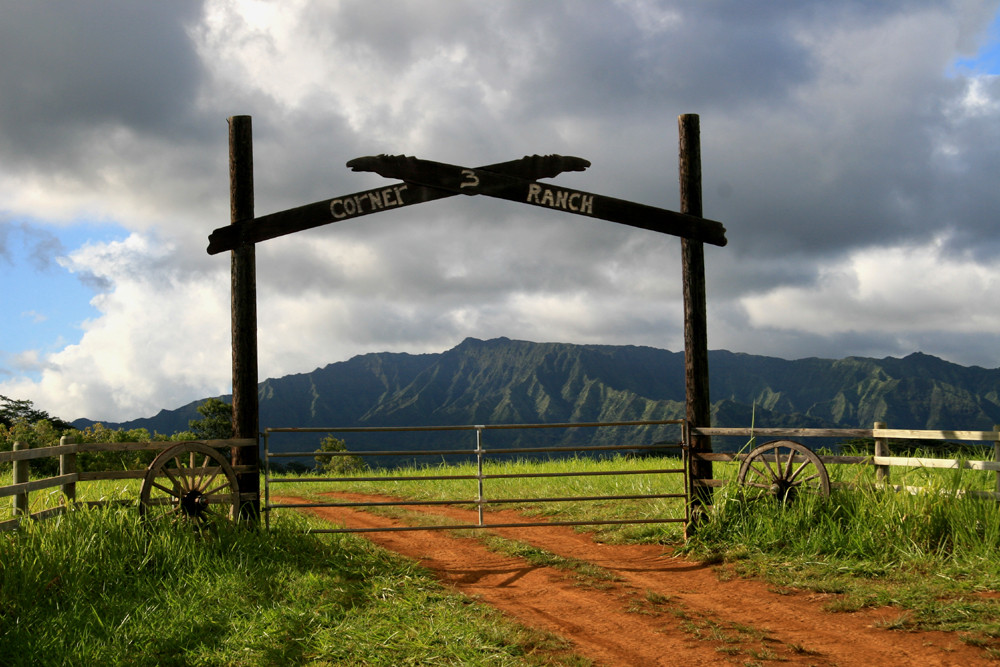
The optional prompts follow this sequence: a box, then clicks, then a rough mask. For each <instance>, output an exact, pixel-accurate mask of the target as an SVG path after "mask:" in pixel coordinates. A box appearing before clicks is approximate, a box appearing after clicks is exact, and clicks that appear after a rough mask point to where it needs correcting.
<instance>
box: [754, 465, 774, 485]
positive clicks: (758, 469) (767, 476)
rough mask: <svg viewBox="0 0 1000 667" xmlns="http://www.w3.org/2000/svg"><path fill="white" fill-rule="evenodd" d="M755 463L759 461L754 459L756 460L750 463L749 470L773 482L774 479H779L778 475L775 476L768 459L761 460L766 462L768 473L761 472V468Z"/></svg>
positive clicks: (765, 467) (765, 466)
mask: <svg viewBox="0 0 1000 667" xmlns="http://www.w3.org/2000/svg"><path fill="white" fill-rule="evenodd" d="M755 463H757V462H756V461H754V462H752V463H751V464H750V466H749V471H751V472H753V473H755V474H756V475H757V476H758V477H760V478H761V479H766V480H767V481H768V482H773V481H774V480H775V479H777V478H776V477H775V476H774V471H773V470H771V466H769V465H768V464H767V461H761V463H763V464H764V470H765V471H766V472H767V474H766V475H764V474H761V472H760V468H758V467H757V466H756V465H754V464H755Z"/></svg>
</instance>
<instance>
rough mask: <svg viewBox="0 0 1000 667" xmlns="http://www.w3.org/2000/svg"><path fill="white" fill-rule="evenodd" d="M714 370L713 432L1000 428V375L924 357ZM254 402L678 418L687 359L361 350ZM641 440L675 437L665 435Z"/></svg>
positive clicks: (334, 409)
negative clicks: (880, 425)
mask: <svg viewBox="0 0 1000 667" xmlns="http://www.w3.org/2000/svg"><path fill="white" fill-rule="evenodd" d="M709 368H710V375H711V377H710V385H711V395H712V403H713V425H715V426H749V425H750V423H751V420H754V422H755V424H756V425H757V426H758V427H765V426H772V427H779V426H800V427H821V426H828V427H844V428H852V427H853V428H857V427H869V426H871V424H872V423H873V422H875V421H884V422H886V423H888V424H889V425H890V426H891V427H894V428H953V429H987V430H988V429H990V428H992V427H993V425H994V424H995V423H1000V369H994V370H988V369H983V368H977V367H971V368H970V367H964V366H959V365H956V364H952V363H949V362H946V361H943V360H941V359H938V358H936V357H932V356H928V355H925V354H920V353H916V354H912V355H910V356H908V357H905V358H903V359H894V358H886V359H866V358H860V357H849V358H846V359H841V360H829V359H815V358H812V359H800V360H796V361H787V360H784V359H777V358H773V357H762V356H755V355H749V354H739V353H733V352H727V351H725V350H718V351H713V352H710V353H709ZM223 398H225V397H223ZM199 403H200V401H198V402H194V403H191V404H189V405H187V406H184V407H182V408H179V409H177V410H169V411H168V410H164V411H162V412H160V414H158V415H156V416H155V417H152V418H148V419H139V420H134V421H131V422H127V423H125V424H121V425H120V426H125V427H128V428H135V427H139V426H141V427H145V428H148V429H150V430H151V431H158V432H161V433H172V432H174V431H177V430H183V429H185V428H186V427H187V422H188V420H190V419H194V418H197V417H198V415H197V413H196V412H195V407H196V406H197V405H198V404H199ZM260 407H261V426H262V427H285V426H340V427H347V426H425V425H469V424H529V423H562V422H593V421H624V420H636V419H674V418H679V417H681V416H683V412H684V355H683V353H682V352H670V351H667V350H659V349H654V348H650V347H636V346H614V345H570V344H564V343H532V342H527V341H515V340H509V339H507V338H497V339H493V340H487V341H483V340H477V339H473V338H469V339H466V340H465V341H463V342H462V343H461V344H459V345H457V346H456V347H454V348H452V349H450V350H447V351H445V352H442V353H440V354H423V355H410V354H401V353H375V354H366V355H361V356H357V357H354V358H352V359H350V360H348V361H344V362H339V363H334V364H330V365H328V366H326V367H325V368H321V369H317V370H315V371H313V372H311V373H303V374H298V375H289V376H286V377H283V378H278V379H269V380H265V381H264V382H262V383H261V384H260ZM88 423H90V422H88V421H87V420H79V421H78V422H76V423H75V424H76V425H78V426H83V425H86V424H88ZM110 426H119V425H110ZM495 433H497V435H496V436H491V438H492V439H493V440H495V441H498V442H501V443H502V444H503V445H513V444H529V443H537V442H540V441H547V440H545V437H543V436H542V435H541V434H540V433H539V432H534V433H526V432H524V431H520V432H516V433H515V432H513V431H511V432H495ZM501 433H503V435H500V434H501ZM630 435H632V436H636V437H638V436H637V435H636V434H635V433H634V432H633V433H632V434H630ZM638 435H641V437H642V439H646V438H651V439H658V438H663V437H676V436H675V435H672V434H671V433H670V432H669V431H668V430H665V429H662V428H657V429H647V431H646V432H644V433H642V434H638ZM561 437H562V438H563V440H564V441H565V440H570V441H571V440H572V439H573V438H583V437H586V436H584V435H582V434H580V433H576V434H570V435H564V436H561ZM625 437H626V436H625V434H623V435H622V436H621V438H622V439H623V440H622V441H623V442H624V441H625V440H624V438H625ZM432 439H433V438H432V437H431V436H426V437H423V436H422V437H420V438H416V439H414V442H416V441H417V440H421V441H425V442H429V441H431V440H432Z"/></svg>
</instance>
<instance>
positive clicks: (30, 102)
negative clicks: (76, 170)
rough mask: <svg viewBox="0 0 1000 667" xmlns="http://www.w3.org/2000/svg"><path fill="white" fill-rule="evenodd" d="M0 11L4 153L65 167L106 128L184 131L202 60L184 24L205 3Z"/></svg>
mask: <svg viewBox="0 0 1000 667" xmlns="http://www.w3.org/2000/svg"><path fill="white" fill-rule="evenodd" d="M0 11H2V15H3V20H2V21H0V90H2V91H3V95H0V147H2V149H3V153H4V156H5V159H8V160H10V159H11V158H12V157H14V158H17V159H19V160H25V161H26V162H29V163H38V164H45V165H47V166H49V167H52V166H54V164H53V163H62V165H63V166H65V161H66V159H67V157H69V154H71V153H72V150H73V148H74V146H75V145H76V144H77V143H78V142H80V141H81V139H82V138H83V137H86V136H87V134H88V133H89V132H91V131H92V130H93V129H95V128H100V127H102V126H119V125H120V126H128V127H131V128H133V129H134V130H136V131H140V132H151V133H154V134H167V135H169V134H171V133H172V132H174V131H175V129H176V128H177V127H178V126H179V125H184V126H188V129H190V128H189V124H188V123H186V120H187V119H188V117H189V114H190V113H191V112H192V108H193V106H194V101H195V100H194V98H195V95H196V93H197V90H198V85H199V81H200V78H201V66H200V63H199V60H198V57H197V54H196V53H195V51H194V47H193V44H192V42H191V40H190V38H189V36H188V34H187V32H186V26H188V25H190V24H192V23H193V22H195V21H196V20H197V19H198V18H199V16H200V13H201V2H198V1H193V0H180V1H177V2H132V1H130V0H114V1H108V2H98V3H90V2H88V3H84V2H75V1H72V0H62V1H56V2H19V1H17V0H8V1H4V2H3V3H2V9H0ZM80 159H81V160H82V159H84V158H83V156H80Z"/></svg>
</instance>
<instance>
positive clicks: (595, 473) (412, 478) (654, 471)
mask: <svg viewBox="0 0 1000 667" xmlns="http://www.w3.org/2000/svg"><path fill="white" fill-rule="evenodd" d="M682 472H684V468H650V469H643V470H590V471H582V472H525V473H517V472H512V473H486V474H483V475H408V476H405V477H395V476H393V477H389V476H383V477H286V478H285V479H272V480H271V484H291V483H294V482H420V481H431V482H437V481H442V480H448V479H528V478H533V477H606V476H619V475H660V474H669V473H682Z"/></svg>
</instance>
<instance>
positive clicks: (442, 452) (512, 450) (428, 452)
mask: <svg viewBox="0 0 1000 667" xmlns="http://www.w3.org/2000/svg"><path fill="white" fill-rule="evenodd" d="M683 448H684V443H681V442H677V443H673V442H671V443H662V444H660V443H657V444H653V445H586V446H583V447H503V448H497V449H495V450H491V451H490V452H489V453H492V454H523V453H529V452H530V453H542V452H598V451H630V452H633V451H636V450H642V451H650V450H657V449H683ZM479 453H480V450H478V449H416V450H406V449H399V450H356V451H350V452H315V451H314V452H281V453H277V452H275V453H272V454H271V458H291V457H298V458H302V457H305V456H456V455H462V456H475V455H476V454H479Z"/></svg>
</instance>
